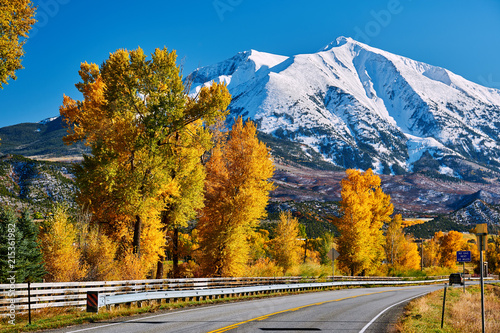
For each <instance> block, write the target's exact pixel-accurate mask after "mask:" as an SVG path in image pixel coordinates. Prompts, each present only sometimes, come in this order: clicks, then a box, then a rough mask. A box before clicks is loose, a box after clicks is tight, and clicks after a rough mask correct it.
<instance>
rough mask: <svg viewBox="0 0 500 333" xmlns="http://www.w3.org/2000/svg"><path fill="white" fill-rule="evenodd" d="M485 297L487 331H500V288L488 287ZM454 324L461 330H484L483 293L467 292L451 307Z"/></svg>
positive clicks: (472, 331)
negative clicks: (482, 319)
mask: <svg viewBox="0 0 500 333" xmlns="http://www.w3.org/2000/svg"><path fill="white" fill-rule="evenodd" d="M488 289H492V290H489V291H488V294H486V295H485V296H486V297H485V299H484V308H485V311H484V316H485V318H486V321H485V331H486V332H500V297H499V296H500V288H498V287H497V288H488ZM450 312H451V317H452V318H453V322H452V326H453V327H454V328H456V329H457V330H458V331H459V332H470V333H475V332H482V329H481V294H480V293H477V292H476V293H465V294H464V295H463V296H462V297H460V300H459V301H458V302H456V303H455V305H454V306H453V308H452V309H451V311H450Z"/></svg>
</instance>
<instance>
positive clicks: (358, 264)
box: [335, 169, 393, 275]
mask: <svg viewBox="0 0 500 333" xmlns="http://www.w3.org/2000/svg"><path fill="white" fill-rule="evenodd" d="M346 175H347V177H346V178H344V179H343V180H342V182H341V185H342V190H341V196H342V200H341V202H340V211H341V218H339V219H337V220H336V221H335V224H336V226H337V230H338V231H339V232H340V237H339V238H338V240H337V245H338V247H337V250H338V251H339V253H340V256H339V258H338V263H339V267H340V268H341V269H345V270H347V271H349V272H350V273H351V275H357V274H360V273H361V274H365V273H371V272H373V271H374V270H376V269H377V268H378V267H379V266H380V265H381V263H382V259H383V258H384V256H385V255H384V247H383V246H384V241H385V239H384V235H383V231H382V226H383V225H384V223H388V222H390V215H391V214H392V212H393V206H392V204H391V202H390V196H389V195H387V194H385V193H384V192H383V191H382V189H381V187H380V184H381V181H380V177H378V176H377V175H375V174H373V171H372V170H371V169H368V170H367V171H365V172H360V171H358V170H353V169H348V170H347V171H346Z"/></svg>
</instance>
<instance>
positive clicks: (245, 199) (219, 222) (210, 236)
mask: <svg viewBox="0 0 500 333" xmlns="http://www.w3.org/2000/svg"><path fill="white" fill-rule="evenodd" d="M206 172H207V179H206V185H205V191H206V192H205V208H204V209H203V210H202V212H201V215H200V218H199V222H198V227H197V228H198V229H199V237H200V253H201V256H200V260H201V265H202V268H203V271H204V274H205V275H209V276H238V275H240V274H242V273H243V271H244V269H245V266H246V265H247V262H248V260H249V252H250V249H249V237H250V235H251V234H252V233H253V232H254V229H255V227H256V226H257V224H258V221H259V219H261V218H262V217H264V216H265V214H266V211H265V208H266V206H267V202H268V199H269V192H270V191H271V190H272V189H273V184H272V182H271V181H270V178H271V177H272V175H273V172H274V167H273V163H272V160H271V158H270V154H269V150H268V148H267V147H266V145H265V144H264V143H262V142H260V141H259V140H258V139H257V133H256V128H255V125H254V124H253V123H252V122H250V121H247V122H246V123H245V124H243V120H242V119H241V118H238V119H237V120H236V122H235V123H234V125H233V127H232V129H231V131H230V133H229V138H228V139H227V140H226V141H223V142H222V143H221V144H220V145H219V146H217V147H216V148H214V150H213V151H212V154H211V157H210V160H209V161H208V163H207V165H206Z"/></svg>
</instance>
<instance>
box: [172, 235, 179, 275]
mask: <svg viewBox="0 0 500 333" xmlns="http://www.w3.org/2000/svg"><path fill="white" fill-rule="evenodd" d="M172 262H173V263H172V266H173V270H174V278H178V277H179V228H178V227H174V237H173V238H172Z"/></svg>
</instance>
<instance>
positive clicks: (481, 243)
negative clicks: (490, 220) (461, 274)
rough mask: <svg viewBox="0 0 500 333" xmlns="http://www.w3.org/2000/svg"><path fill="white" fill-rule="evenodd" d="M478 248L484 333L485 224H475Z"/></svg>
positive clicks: (486, 228)
mask: <svg viewBox="0 0 500 333" xmlns="http://www.w3.org/2000/svg"><path fill="white" fill-rule="evenodd" d="M474 233H475V234H476V237H477V240H478V244H477V245H478V247H479V261H480V263H479V264H480V266H481V268H480V274H481V325H482V330H483V331H482V332H483V333H484V276H483V275H484V264H483V251H485V250H486V244H487V241H486V236H487V235H488V225H487V224H486V223H482V224H477V225H476V228H474Z"/></svg>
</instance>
